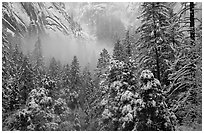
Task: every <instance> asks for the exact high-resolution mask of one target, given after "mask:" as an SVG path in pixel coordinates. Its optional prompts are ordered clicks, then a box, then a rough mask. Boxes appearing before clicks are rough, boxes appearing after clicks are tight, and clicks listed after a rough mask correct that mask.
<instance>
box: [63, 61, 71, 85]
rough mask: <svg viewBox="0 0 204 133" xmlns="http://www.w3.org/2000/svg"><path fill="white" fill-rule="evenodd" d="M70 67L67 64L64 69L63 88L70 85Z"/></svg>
mask: <svg viewBox="0 0 204 133" xmlns="http://www.w3.org/2000/svg"><path fill="white" fill-rule="evenodd" d="M69 79H70V66H69V64H66V65H64V66H63V68H62V80H63V87H67V86H68V85H69V84H70V80H69Z"/></svg>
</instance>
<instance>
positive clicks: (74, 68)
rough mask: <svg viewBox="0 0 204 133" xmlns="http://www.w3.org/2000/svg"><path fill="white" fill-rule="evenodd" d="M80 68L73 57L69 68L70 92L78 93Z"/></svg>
mask: <svg viewBox="0 0 204 133" xmlns="http://www.w3.org/2000/svg"><path fill="white" fill-rule="evenodd" d="M80 85H81V80H80V68H79V62H78V59H77V57H76V56H74V57H73V60H72V63H71V68H70V89H71V91H76V92H79V91H80Z"/></svg>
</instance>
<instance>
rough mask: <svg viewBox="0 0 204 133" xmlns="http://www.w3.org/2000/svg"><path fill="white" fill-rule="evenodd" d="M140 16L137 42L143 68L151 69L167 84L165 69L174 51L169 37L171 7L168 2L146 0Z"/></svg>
mask: <svg viewBox="0 0 204 133" xmlns="http://www.w3.org/2000/svg"><path fill="white" fill-rule="evenodd" d="M141 6H142V14H141V16H140V18H141V22H142V25H141V26H140V27H139V28H138V29H137V33H139V34H140V38H139V40H138V42H137V46H138V47H137V50H138V52H139V63H140V66H141V68H142V69H143V68H147V69H151V70H152V72H153V73H155V75H156V78H157V79H158V80H159V81H161V83H162V84H166V83H165V82H166V81H163V80H165V79H166V78H164V77H165V76H164V71H165V69H167V68H168V66H167V63H166V62H167V61H168V60H170V59H172V58H173V55H174V51H173V49H172V47H170V45H169V39H168V38H167V35H168V34H167V28H166V27H167V26H169V19H170V8H169V7H168V6H167V3H162V2H150V3H149V2H144V3H143V4H142V5H141Z"/></svg>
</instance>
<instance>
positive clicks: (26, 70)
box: [19, 56, 34, 104]
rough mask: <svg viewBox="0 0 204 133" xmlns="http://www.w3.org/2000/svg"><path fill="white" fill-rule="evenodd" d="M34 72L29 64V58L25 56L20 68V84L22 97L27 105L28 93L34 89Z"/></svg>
mask: <svg viewBox="0 0 204 133" xmlns="http://www.w3.org/2000/svg"><path fill="white" fill-rule="evenodd" d="M33 78H34V72H33V70H32V65H31V63H30V62H29V59H28V57H27V56H24V60H23V64H22V66H21V68H20V78H19V83H20V86H21V89H20V95H21V97H22V102H23V103H24V104H25V102H26V100H27V98H28V93H29V92H30V91H31V90H32V89H33V88H34V82H33Z"/></svg>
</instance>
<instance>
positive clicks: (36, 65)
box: [32, 37, 45, 84]
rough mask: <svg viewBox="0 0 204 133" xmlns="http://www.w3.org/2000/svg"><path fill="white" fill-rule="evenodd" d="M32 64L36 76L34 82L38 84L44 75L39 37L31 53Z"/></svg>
mask: <svg viewBox="0 0 204 133" xmlns="http://www.w3.org/2000/svg"><path fill="white" fill-rule="evenodd" d="M32 64H33V70H34V71H35V75H36V76H35V82H36V84H40V81H41V80H42V78H43V75H45V64H44V59H43V56H42V44H41V39H40V37H38V39H37V42H36V43H35V47H34V51H33V53H32Z"/></svg>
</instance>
